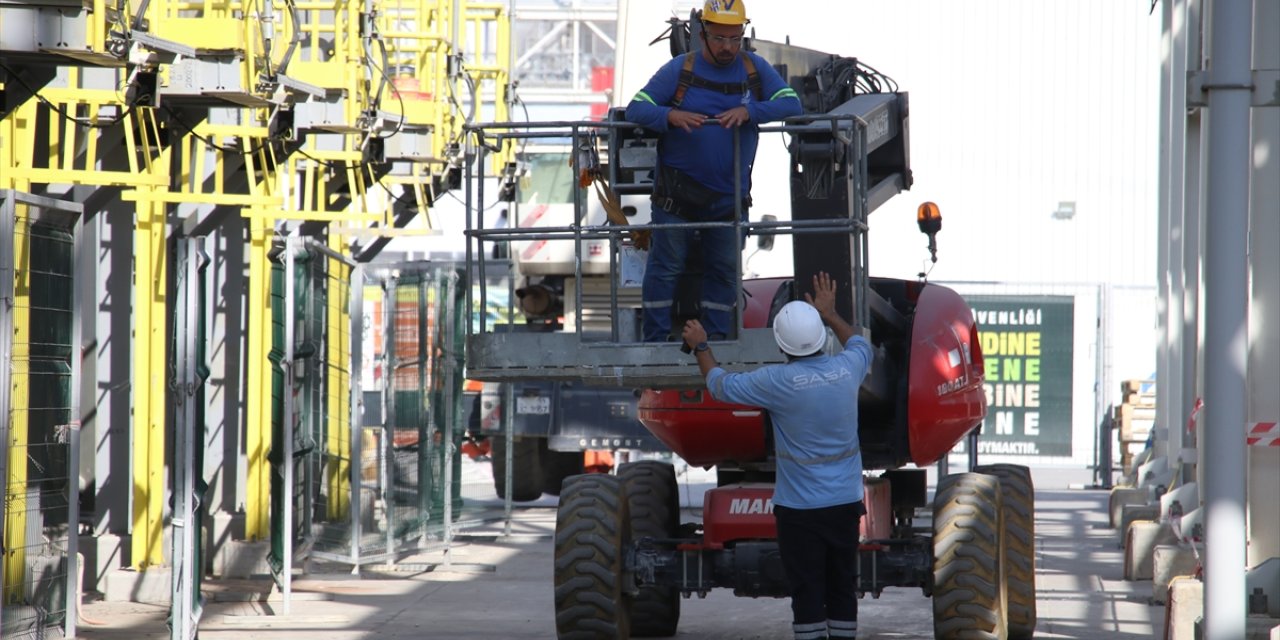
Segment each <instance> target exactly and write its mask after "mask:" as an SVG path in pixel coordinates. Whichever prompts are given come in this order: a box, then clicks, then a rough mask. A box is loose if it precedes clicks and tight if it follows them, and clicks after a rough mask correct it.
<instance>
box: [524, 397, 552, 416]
mask: <svg viewBox="0 0 1280 640" xmlns="http://www.w3.org/2000/svg"><path fill="white" fill-rule="evenodd" d="M516 413H523V414H534V415H548V414H550V413H551V398H516Z"/></svg>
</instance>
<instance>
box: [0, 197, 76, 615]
mask: <svg viewBox="0 0 1280 640" xmlns="http://www.w3.org/2000/svg"><path fill="white" fill-rule="evenodd" d="M0 195H3V194H0ZM0 201H3V202H5V203H6V206H5V207H3V208H0V215H4V216H7V217H9V220H8V221H6V222H7V223H8V224H6V225H0V229H3V232H0V251H3V252H4V253H6V254H8V255H6V256H0V277H3V278H4V279H5V282H4V283H3V284H0V298H3V299H5V300H4V302H0V313H3V314H6V317H4V318H2V319H0V327H3V328H4V330H5V333H6V335H3V336H0V340H3V341H5V344H4V345H3V348H0V355H3V357H4V358H6V359H7V362H6V364H7V365H8V366H7V367H5V368H0V374H3V372H6V371H7V376H6V375H0V384H3V385H4V388H5V389H6V390H7V391H8V393H6V394H5V395H4V396H3V398H0V399H2V400H3V402H0V405H4V406H0V442H3V450H2V451H0V455H3V456H4V458H3V461H2V462H0V472H2V474H3V478H0V482H2V483H3V484H0V486H3V488H4V517H3V527H2V528H3V533H4V555H3V591H2V593H3V596H2V599H0V607H2V610H0V637H3V638H6V639H9V638H44V637H52V636H55V635H56V636H58V637H61V635H62V633H63V629H64V625H66V624H67V622H68V620H67V601H68V598H67V592H68V589H69V588H70V587H69V577H70V576H69V571H68V567H69V566H71V565H72V564H73V563H72V562H70V561H69V554H70V552H71V551H70V550H71V548H72V547H71V535H72V534H73V533H74V531H75V528H74V524H75V523H73V522H71V518H72V514H73V513H74V509H73V508H72V507H73V505H72V503H71V502H70V500H71V499H72V498H73V497H75V496H78V488H77V485H76V484H75V483H74V482H73V478H75V477H76V468H75V464H74V461H73V460H72V455H73V448H72V446H71V438H72V437H73V433H72V423H73V421H74V420H75V419H76V416H74V415H73V412H74V403H73V401H72V386H73V383H74V380H73V362H72V360H71V358H72V357H73V356H77V357H78V355H79V354H78V349H76V348H75V345H74V344H73V340H74V338H75V336H76V335H77V334H76V332H75V331H74V324H73V323H74V322H76V321H77V319H76V318H75V317H74V304H73V303H74V299H73V298H74V291H75V290H74V287H73V284H74V282H73V275H74V271H75V235H74V233H75V228H74V219H71V218H68V220H67V221H66V222H65V224H63V223H50V222H45V221H36V220H34V219H33V217H31V216H32V215H33V214H35V213H36V212H37V210H36V207H26V206H21V207H17V208H16V211H17V213H16V215H15V208H13V207H12V203H11V202H10V201H4V200H3V198H0ZM6 303H7V304H6Z"/></svg>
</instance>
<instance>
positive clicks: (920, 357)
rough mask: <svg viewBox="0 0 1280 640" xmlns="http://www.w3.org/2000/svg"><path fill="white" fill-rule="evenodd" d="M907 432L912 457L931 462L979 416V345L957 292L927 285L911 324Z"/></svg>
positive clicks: (982, 399) (982, 406) (983, 409)
mask: <svg viewBox="0 0 1280 640" xmlns="http://www.w3.org/2000/svg"><path fill="white" fill-rule="evenodd" d="M909 371H910V380H909V384H908V391H907V394H908V396H907V417H908V431H907V436H908V439H909V441H910V447H911V460H912V462H914V463H915V464H916V465H918V466H925V465H930V464H933V463H935V462H937V461H938V459H939V458H941V457H942V456H943V454H945V453H946V452H948V451H950V450H951V448H952V447H954V446H955V444H956V443H957V442H959V441H960V439H961V438H963V437H964V436H965V434H967V433H969V431H970V430H971V429H973V428H974V427H975V426H977V425H978V423H979V422H981V421H982V419H983V417H984V416H986V413H987V399H986V396H985V395H984V394H983V390H982V376H983V373H982V347H981V345H980V344H979V342H978V327H977V324H976V323H975V322H974V321H973V313H972V311H970V309H969V305H968V304H967V303H966V302H965V301H964V299H963V298H961V297H960V294H958V293H956V292H955V291H952V290H951V289H948V288H946V287H940V286H937V285H927V286H925V287H924V289H923V290H922V291H921V292H920V297H919V299H918V300H917V301H916V309H915V318H914V320H913V322H912V328H911V364H910V369H909Z"/></svg>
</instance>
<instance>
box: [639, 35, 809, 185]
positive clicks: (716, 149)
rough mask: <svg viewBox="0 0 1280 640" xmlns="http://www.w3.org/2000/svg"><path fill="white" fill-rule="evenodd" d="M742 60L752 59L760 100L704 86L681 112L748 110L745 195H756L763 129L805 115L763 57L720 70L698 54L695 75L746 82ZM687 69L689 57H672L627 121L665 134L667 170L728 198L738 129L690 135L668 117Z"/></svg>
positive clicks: (692, 90) (689, 95)
mask: <svg viewBox="0 0 1280 640" xmlns="http://www.w3.org/2000/svg"><path fill="white" fill-rule="evenodd" d="M742 55H748V56H751V61H752V63H753V64H755V67H756V73H757V74H759V76H760V84H761V88H762V91H761V94H760V95H761V97H762V98H763V101H761V100H757V99H756V94H755V92H753V91H750V90H748V91H747V92H746V93H745V94H743V95H729V94H725V93H722V92H720V91H715V90H712V89H707V88H703V87H695V86H690V87H689V88H688V89H687V90H685V94H684V100H683V101H682V102H681V103H680V106H679V107H678V108H679V109H680V110H682V111H691V112H693V113H700V114H703V115H705V116H711V117H714V116H716V115H717V114H720V113H724V112H725V111H728V110H729V109H732V108H734V107H738V106H745V107H746V108H747V113H749V114H750V115H751V119H750V120H749V121H748V122H747V123H746V124H744V125H742V126H741V127H740V129H741V132H740V133H741V140H740V143H741V145H742V146H741V147H740V148H739V151H740V156H741V158H742V189H743V194H744V195H745V194H746V193H749V192H750V190H751V164H752V163H753V162H755V157H756V146H757V145H758V143H759V139H760V131H759V129H758V127H759V125H760V124H762V123H765V122H773V121H775V120H781V119H782V118H786V117H789V116H796V115H800V113H801V112H802V111H803V108H802V107H801V106H800V98H799V97H797V96H796V92H795V90H794V89H792V88H791V87H789V86H787V83H786V82H784V81H783V80H782V76H780V75H778V72H777V70H775V69H774V68H773V67H772V66H770V65H769V63H768V62H766V61H765V59H764V58H761V57H760V56H758V55H756V54H754V53H750V52H743V54H741V55H739V56H738V57H737V58H736V59H734V61H733V63H732V64H729V65H727V66H724V67H721V66H719V65H716V64H714V63H712V62H708V61H707V60H706V58H704V57H703V56H702V54H700V53H698V54H694V63H693V75H695V76H697V77H699V78H702V79H704V80H708V81H711V82H717V83H742V82H746V80H747V67H746V65H745V64H743V62H742ZM683 69H684V56H677V57H675V58H672V59H671V61H670V62H668V63H666V64H665V65H663V66H662V68H661V69H658V72H657V73H655V74H654V75H653V77H652V78H650V79H649V84H646V85H645V86H644V89H641V90H640V93H637V94H636V96H635V97H634V98H632V100H631V104H630V105H628V106H627V120H628V121H630V122H634V123H636V124H639V125H643V126H644V127H646V128H649V129H652V130H654V131H659V132H661V133H662V138H661V145H662V146H661V149H662V157H661V159H660V161H661V162H662V164H663V165H665V166H668V167H674V168H676V169H679V170H681V171H683V172H685V173H687V174H689V175H690V176H692V177H693V178H694V179H695V180H697V181H698V182H700V183H701V184H702V185H703V186H705V187H707V188H708V189H712V190H714V191H718V192H720V193H723V194H732V193H733V192H734V182H733V129H726V128H724V127H722V126H720V125H703V126H701V127H699V128H697V129H694V130H693V133H685V131H684V129H680V128H674V129H673V128H671V127H670V126H668V124H667V114H668V113H670V112H671V110H672V109H673V108H676V107H673V106H671V101H672V100H673V99H674V98H675V94H676V88H677V87H678V86H679V85H680V72H681V71H682V70H683Z"/></svg>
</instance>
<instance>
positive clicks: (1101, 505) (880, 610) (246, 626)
mask: <svg viewBox="0 0 1280 640" xmlns="http://www.w3.org/2000/svg"><path fill="white" fill-rule="evenodd" d="M957 470H958V469H957ZM488 473H489V469H488V464H487V463H485V462H483V461H481V462H470V461H467V462H466V466H465V467H464V482H463V490H464V498H466V499H467V504H468V505H474V506H478V507H481V508H488V509H489V511H488V514H489V515H500V514H501V510H500V505H501V503H500V502H499V501H497V498H496V496H495V495H494V494H493V489H492V486H491V482H490V481H489V476H488ZM932 476H933V473H932V471H931V472H930V477H931V479H932ZM680 477H681V482H682V485H683V486H682V493H684V494H685V495H686V501H685V502H686V509H685V512H684V515H685V518H686V519H695V518H697V517H699V508H700V506H701V505H700V496H701V493H702V491H703V490H705V489H706V488H708V487H710V486H712V485H713V483H714V475H712V474H708V473H707V472H705V471H703V470H700V469H693V470H685V471H684V472H682V473H681V474H680ZM1034 479H1035V483H1036V492H1037V495H1036V537H1037V545H1036V554H1037V558H1036V559H1037V577H1036V580H1037V584H1036V588H1037V599H1038V609H1039V624H1038V627H1037V632H1036V637H1037V638H1088V639H1090V640H1127V639H1137V638H1160V637H1163V630H1164V628H1163V616H1164V609H1163V607H1159V606H1149V605H1148V598H1149V596H1150V591H1151V583H1150V581H1146V582H1136V583H1133V582H1126V581H1124V580H1122V579H1121V575H1122V555H1121V551H1120V550H1119V549H1118V548H1117V547H1116V536H1115V532H1114V531H1113V530H1111V529H1109V528H1107V526H1106V525H1107V513H1106V505H1107V495H1108V494H1107V492H1105V491H1097V490H1087V489H1080V488H1073V487H1078V486H1080V485H1082V484H1083V483H1085V482H1088V481H1089V479H1090V477H1089V473H1088V472H1087V471H1083V470H1065V469H1036V470H1035V471H1034ZM554 529H555V498H554V497H552V496H543V498H542V499H541V500H539V501H537V502H536V503H533V504H532V505H530V506H520V507H517V509H516V510H515V513H514V517H513V520H512V522H511V535H508V536H504V535H502V534H503V523H502V522H500V521H499V522H491V523H487V524H482V525H479V526H477V527H475V528H471V529H468V530H467V531H466V532H464V533H463V534H461V535H460V537H459V538H458V539H457V541H456V544H455V545H454V546H452V548H451V550H450V551H449V552H448V553H447V554H446V553H445V552H444V551H443V550H434V551H430V552H425V553H420V554H417V555H414V556H411V557H408V558H406V559H404V560H403V561H401V562H400V563H399V564H398V566H397V568H396V569H395V570H378V571H372V570H369V569H366V570H365V571H364V573H363V574H362V576H359V577H356V576H352V575H351V574H350V573H349V572H348V571H345V570H344V571H340V572H334V573H311V574H308V575H305V576H303V575H299V576H298V577H297V579H296V580H295V582H294V594H293V597H292V601H291V606H290V610H289V612H288V613H285V612H284V607H283V603H282V602H281V601H280V596H279V594H278V593H274V594H273V593H269V591H270V590H271V586H270V585H271V582H270V580H266V579H255V580H235V581H225V582H214V581H206V583H205V586H206V589H205V593H206V596H207V597H208V600H209V603H208V605H207V607H206V609H205V612H204V615H203V619H202V621H201V624H200V633H199V637H200V638H201V639H203V640H211V639H219V638H226V639H230V638H237V639H239V638H244V637H252V638H255V640H256V639H259V638H261V639H264V640H265V639H285V638H305V639H307V640H358V639H359V640H365V639H367V640H390V639H394V638H413V639H424V638H442V639H443V638H473V639H480V638H484V639H491V640H500V639H506V638H530V639H534V638H537V639H549V638H555V620H554V613H553V607H552V588H551V584H552V583H551V567H552V535H553V532H554ZM682 607H683V609H682V614H681V618H680V628H679V633H678V635H677V636H675V637H676V638H689V639H692V638H699V639H713V640H731V639H732V640H748V639H765V638H789V637H790V610H789V607H788V603H787V601H785V600H774V599H749V598H735V597H733V595H732V594H730V593H729V592H727V591H723V590H721V591H714V592H712V593H711V594H710V595H708V596H707V598H705V599H698V598H693V599H690V600H685V601H683V603H682ZM859 607H860V613H859V625H860V629H859V633H858V637H859V638H863V639H868V638H870V639H883V640H888V639H894V640H908V639H910V640H916V639H919V640H924V639H927V638H932V637H933V627H932V609H931V607H932V605H931V603H930V600H929V599H928V598H925V597H924V596H922V595H921V594H920V592H919V591H918V590H905V589H894V590H890V591H887V592H885V594H884V595H883V596H882V597H881V598H879V599H872V598H869V597H868V598H865V599H863V600H861V601H860V603H859ZM167 613H168V612H167V608H165V607H160V606H154V605H144V604H137V603H119V602H101V601H99V602H87V603H86V604H85V606H84V608H83V610H82V620H81V622H80V627H79V631H80V634H79V637H81V638H86V639H94V640H99V639H100V640H126V639H127V640H142V639H150V638H168V637H169V634H168V631H167V629H166V627H165V625H164V620H165V616H166V615H167Z"/></svg>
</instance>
